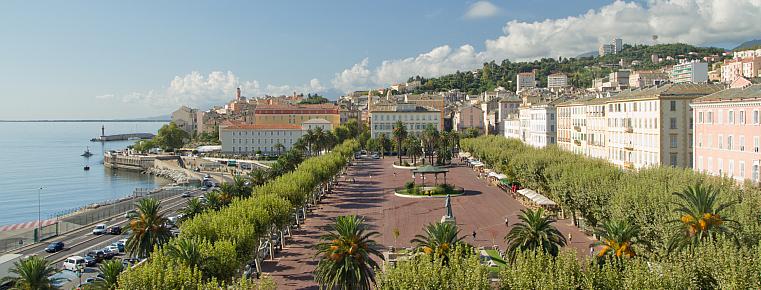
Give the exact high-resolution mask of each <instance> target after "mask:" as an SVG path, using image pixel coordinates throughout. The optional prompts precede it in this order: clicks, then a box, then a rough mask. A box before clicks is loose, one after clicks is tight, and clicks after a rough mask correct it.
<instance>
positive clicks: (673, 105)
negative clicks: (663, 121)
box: [669, 101, 676, 112]
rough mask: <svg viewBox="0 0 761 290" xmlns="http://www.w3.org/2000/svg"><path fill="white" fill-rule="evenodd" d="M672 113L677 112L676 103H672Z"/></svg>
mask: <svg viewBox="0 0 761 290" xmlns="http://www.w3.org/2000/svg"><path fill="white" fill-rule="evenodd" d="M669 110H670V111H672V112H673V111H676V101H671V108H669Z"/></svg>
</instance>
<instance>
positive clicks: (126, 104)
mask: <svg viewBox="0 0 761 290" xmlns="http://www.w3.org/2000/svg"><path fill="white" fill-rule="evenodd" d="M653 34H656V35H658V36H659V40H658V41H659V42H660V43H667V42H684V43H690V44H694V45H701V46H709V45H710V46H719V47H725V48H732V47H734V46H735V45H737V44H739V43H741V42H743V41H746V40H750V39H759V38H761V0H732V1H726V0H643V1H599V0H583V1H570V0H532V1H522V0H491V1H453V0H452V1H436V0H421V1H401V0H389V1H369V0H368V1H365V0H356V1H348V0H347V1H339V0H336V1H267V2H265V1H77V0H73V1H49V2H44V3H40V2H36V1H15V0H6V1H0V101H1V103H0V104H2V107H3V108H4V109H3V110H2V112H0V120H8V119H16V120H18V119H21V120H26V119H101V118H116V119H118V118H138V117H149V116H159V115H166V114H169V113H170V112H171V111H173V110H174V109H176V108H177V107H179V106H180V105H188V106H191V107H197V108H201V109H206V108H208V107H210V106H212V105H219V104H223V103H225V102H226V101H228V100H230V99H231V98H232V97H233V95H234V91H235V88H236V87H241V88H242V90H243V94H244V95H246V96H262V95H265V94H270V95H280V94H290V93H292V92H294V91H296V92H303V93H320V94H323V95H326V96H328V97H331V98H335V97H336V96H339V95H341V94H343V93H345V92H349V91H352V90H358V89H368V88H380V87H386V86H388V85H390V84H392V83H395V82H401V81H405V80H406V79H407V78H408V77H410V76H414V75H421V76H425V77H435V76H439V75H443V74H447V73H452V72H455V71H457V70H471V69H475V68H478V67H480V66H481V64H482V63H483V62H487V61H491V60H496V61H497V62H499V61H501V60H503V59H511V60H531V59H536V58H541V57H558V56H564V57H573V56H576V55H579V54H582V53H586V52H590V51H595V50H596V48H597V46H598V45H599V44H600V43H602V42H609V41H610V39H612V38H613V37H620V38H622V39H623V40H624V43H630V44H635V43H644V44H651V43H652V40H651V36H652V35H653Z"/></svg>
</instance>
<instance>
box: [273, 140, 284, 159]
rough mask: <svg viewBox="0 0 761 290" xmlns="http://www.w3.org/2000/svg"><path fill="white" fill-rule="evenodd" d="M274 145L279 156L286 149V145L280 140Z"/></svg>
mask: <svg viewBox="0 0 761 290" xmlns="http://www.w3.org/2000/svg"><path fill="white" fill-rule="evenodd" d="M273 147H275V150H276V151H277V155H278V156H280V152H282V151H283V150H285V145H283V144H282V143H280V142H277V144H275V146H273Z"/></svg>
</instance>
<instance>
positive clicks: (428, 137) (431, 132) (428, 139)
mask: <svg viewBox="0 0 761 290" xmlns="http://www.w3.org/2000/svg"><path fill="white" fill-rule="evenodd" d="M438 141H439V130H436V127H434V126H433V124H428V125H427V126H426V127H425V130H424V131H423V142H424V143H425V151H426V152H425V155H426V156H427V157H429V158H430V164H433V150H434V149H435V148H436V143H438Z"/></svg>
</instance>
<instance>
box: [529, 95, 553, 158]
mask: <svg viewBox="0 0 761 290" xmlns="http://www.w3.org/2000/svg"><path fill="white" fill-rule="evenodd" d="M560 102H561V101H560V99H558V100H554V101H547V102H540V103H537V104H532V105H531V107H530V108H529V109H528V112H526V113H527V114H528V120H527V121H528V130H526V129H525V127H523V126H522V128H521V130H522V132H521V134H522V135H523V136H526V135H528V136H526V137H527V138H526V140H524V142H526V143H527V144H529V145H531V146H534V147H538V148H542V147H547V146H548V145H552V144H555V143H557V140H556V139H557V128H556V127H557V118H556V115H557V108H556V107H555V105H556V104H557V103H560ZM521 114H523V112H521ZM521 118H523V116H521ZM526 131H528V132H526ZM526 133H528V134H526Z"/></svg>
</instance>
